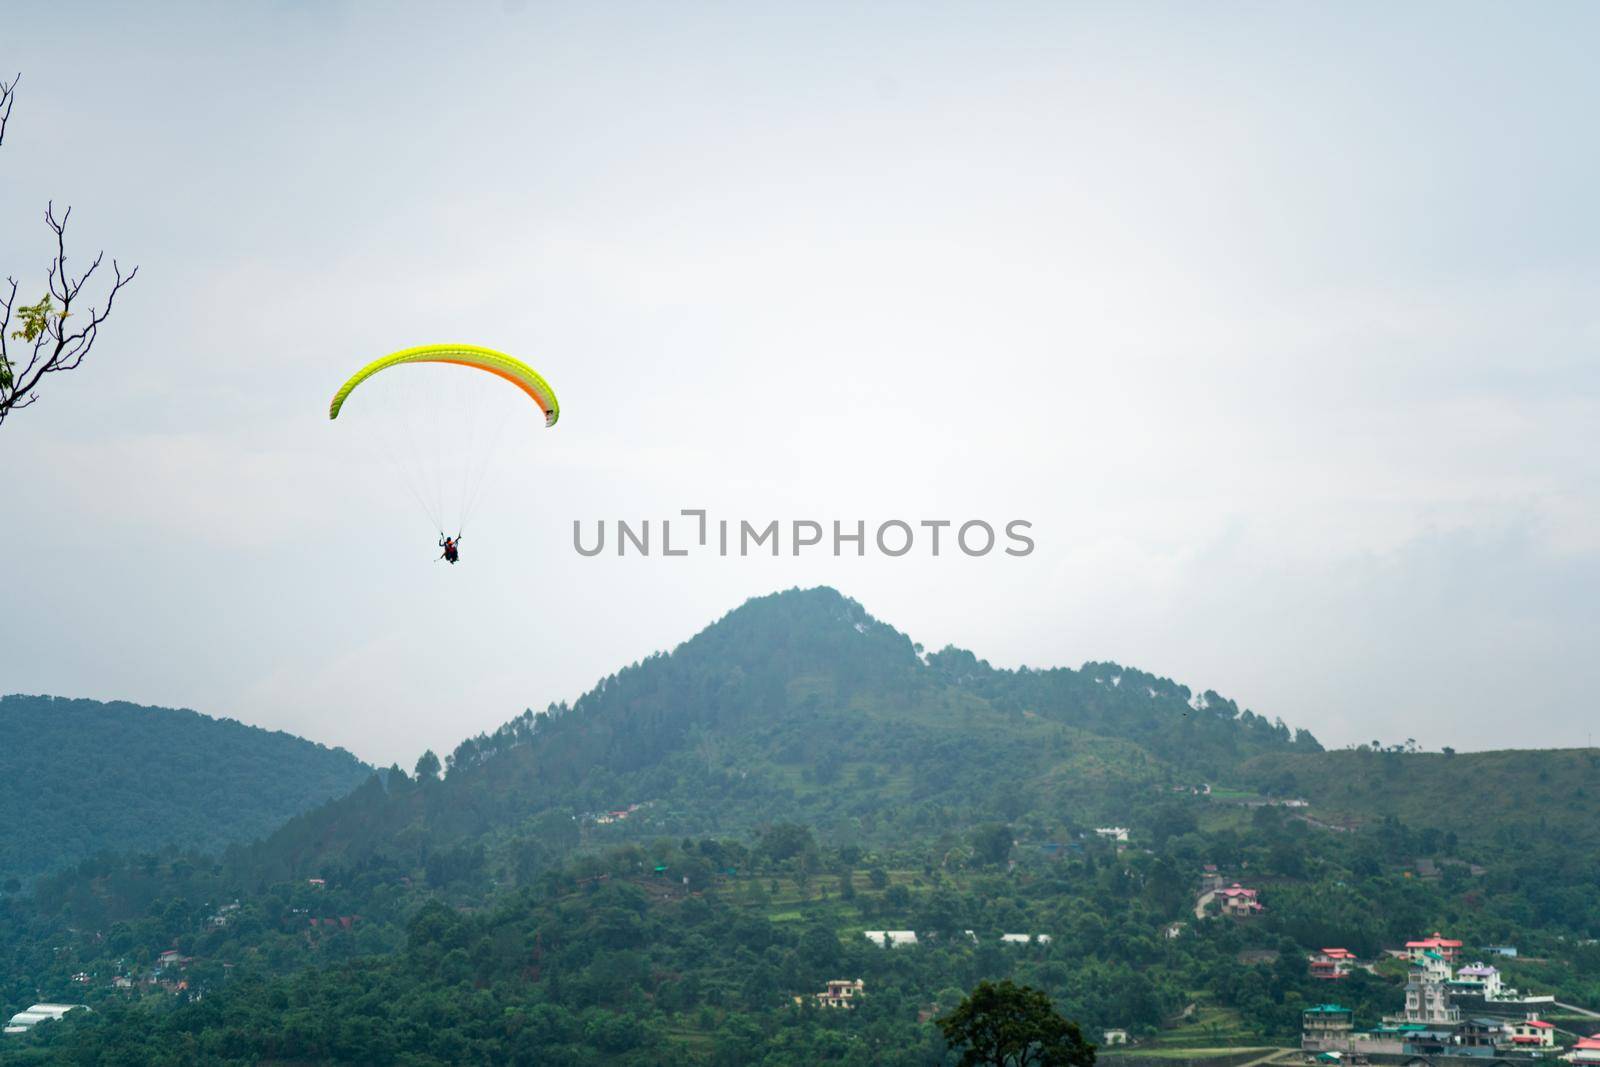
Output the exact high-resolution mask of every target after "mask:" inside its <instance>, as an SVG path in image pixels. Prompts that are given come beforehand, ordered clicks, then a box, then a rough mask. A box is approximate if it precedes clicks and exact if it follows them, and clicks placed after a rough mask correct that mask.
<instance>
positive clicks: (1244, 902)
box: [1216, 882, 1262, 919]
mask: <svg viewBox="0 0 1600 1067" xmlns="http://www.w3.org/2000/svg"><path fill="white" fill-rule="evenodd" d="M1256 895H1257V894H1256V891H1255V890H1254V889H1246V888H1245V887H1244V886H1242V885H1240V884H1239V883H1238V882H1235V883H1233V884H1232V885H1231V886H1228V887H1227V888H1226V889H1219V890H1217V898H1216V899H1217V900H1218V902H1219V903H1220V905H1221V907H1222V914H1224V915H1227V916H1231V917H1233V918H1236V919H1242V918H1245V917H1246V916H1250V915H1255V914H1256V913H1257V912H1260V911H1261V910H1262V907H1261V902H1260V901H1259V900H1257V899H1256Z"/></svg>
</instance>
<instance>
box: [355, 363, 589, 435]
mask: <svg viewBox="0 0 1600 1067" xmlns="http://www.w3.org/2000/svg"><path fill="white" fill-rule="evenodd" d="M402 363H454V364H456V365H458V366H462V367H476V368H477V369H478V370H482V371H488V372H489V373H490V374H494V375H498V376H499V377H501V378H504V379H505V380H506V381H508V382H510V383H511V384H512V385H515V386H516V387H517V388H518V389H521V390H522V391H523V392H524V393H527V394H528V395H529V396H530V397H532V398H533V402H534V403H535V404H538V405H539V410H540V411H542V412H544V424H545V425H546V426H554V425H555V424H556V420H557V419H559V418H560V417H561V405H560V403H558V402H557V401H556V392H555V390H554V389H552V388H550V383H549V382H547V381H545V380H544V378H542V377H540V375H539V372H538V371H536V370H534V369H533V368H532V367H530V366H528V365H527V364H526V363H524V362H522V361H521V360H520V359H514V358H512V357H511V356H508V355H506V354H505V353H504V352H496V351H495V350H494V349H492V348H481V347H479V346H478V345H419V346H417V347H416V348H405V349H401V350H400V351H399V352H391V353H390V354H389V355H387V356H383V357H381V358H379V359H375V360H373V361H372V362H371V363H368V364H367V365H366V366H365V367H362V368H361V369H360V370H358V371H356V372H355V373H354V374H352V375H351V376H350V380H349V381H347V382H345V383H344V384H343V385H341V386H340V387H339V391H338V392H337V393H335V394H333V402H332V403H331V404H329V405H328V418H330V419H337V418H338V417H339V409H340V408H342V407H344V402H345V399H346V398H348V397H349V396H350V393H351V392H352V391H353V390H354V389H355V387H356V386H358V385H360V384H361V383H362V382H364V381H366V380H367V379H368V378H370V377H372V376H373V375H374V374H377V373H378V372H379V371H383V370H388V369H389V368H390V367H398V366H400V365H401V364H402Z"/></svg>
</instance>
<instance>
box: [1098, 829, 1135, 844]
mask: <svg viewBox="0 0 1600 1067" xmlns="http://www.w3.org/2000/svg"><path fill="white" fill-rule="evenodd" d="M1094 832H1095V833H1097V834H1099V835H1100V836H1101V837H1109V838H1110V839H1111V840H1113V841H1116V842H1118V843H1119V844H1126V843H1127V840H1128V828H1127V827H1126V826H1097V827H1095V830H1094Z"/></svg>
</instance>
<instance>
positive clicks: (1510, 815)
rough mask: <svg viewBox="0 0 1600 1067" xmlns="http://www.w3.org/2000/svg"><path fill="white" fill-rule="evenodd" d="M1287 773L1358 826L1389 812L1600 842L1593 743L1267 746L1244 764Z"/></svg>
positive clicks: (1267, 773)
mask: <svg viewBox="0 0 1600 1067" xmlns="http://www.w3.org/2000/svg"><path fill="white" fill-rule="evenodd" d="M1285 772H1287V773H1289V774H1292V775H1293V776H1294V778H1293V781H1294V786H1295V791H1296V792H1298V793H1299V794H1300V795H1301V796H1304V797H1305V798H1306V799H1307V800H1309V801H1311V802H1312V804H1313V806H1314V809H1315V811H1316V813H1317V814H1318V815H1324V816H1325V815H1331V816H1334V817H1337V818H1342V819H1347V820H1350V821H1351V822H1352V823H1354V824H1357V825H1360V824H1363V823H1367V824H1370V823H1373V822H1377V821H1380V820H1382V819H1383V818H1384V817H1385V816H1388V815H1394V816H1396V817H1398V818H1399V819H1400V820H1401V821H1402V822H1405V823H1407V824H1408V825H1411V826H1416V827H1429V826H1431V827H1436V828H1438V829H1440V830H1454V831H1456V832H1457V833H1458V834H1460V835H1461V836H1462V837H1464V838H1465V837H1475V836H1480V835H1483V834H1486V833H1499V834H1502V835H1505V834H1510V835H1517V834H1523V833H1537V834H1540V835H1541V836H1550V835H1556V836H1559V837H1560V838H1561V839H1562V840H1564V841H1567V842H1569V843H1572V844H1595V843H1600V752H1596V751H1595V750H1593V749H1551V750H1543V751H1539V750H1509V751H1500V752H1472V753H1458V754H1456V755H1454V756H1446V755H1443V754H1440V753H1431V752H1428V753H1414V754H1403V753H1376V752H1366V751H1348V750H1344V751H1338V752H1319V753H1272V754H1269V755H1264V756H1258V757H1256V758H1255V759H1252V760H1250V761H1248V762H1247V763H1246V764H1244V766H1243V767H1242V769H1241V774H1242V776H1243V777H1244V779H1245V780H1247V781H1250V782H1252V783H1256V784H1266V783H1269V782H1273V781H1276V780H1278V779H1280V778H1281V777H1282V776H1283V775H1284V774H1285Z"/></svg>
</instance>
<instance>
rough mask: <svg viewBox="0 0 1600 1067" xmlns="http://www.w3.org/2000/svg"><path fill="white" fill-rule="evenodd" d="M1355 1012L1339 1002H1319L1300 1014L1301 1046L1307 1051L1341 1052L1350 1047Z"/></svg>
mask: <svg viewBox="0 0 1600 1067" xmlns="http://www.w3.org/2000/svg"><path fill="white" fill-rule="evenodd" d="M1354 1028H1355V1013H1354V1012H1352V1011H1351V1010H1350V1009H1349V1008H1346V1007H1342V1006H1341V1005H1338V1004H1318V1005H1316V1006H1315V1007H1312V1008H1307V1009H1306V1010H1305V1011H1304V1012H1303V1013H1302V1014H1301V1016H1300V1047H1301V1048H1302V1049H1304V1050H1305V1051H1307V1052H1341V1051H1344V1050H1345V1049H1348V1048H1349V1047H1350V1031H1351V1030H1352V1029H1354Z"/></svg>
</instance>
